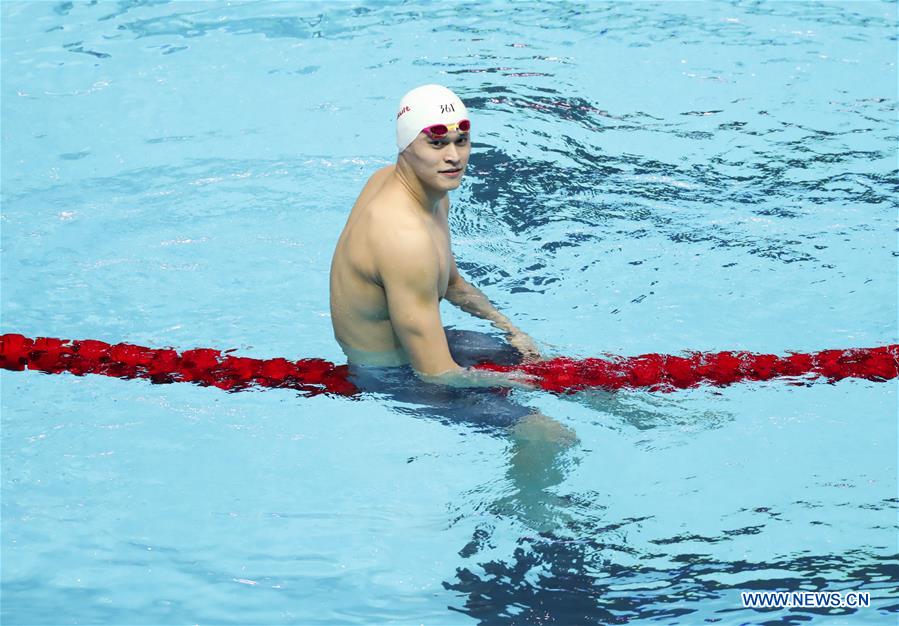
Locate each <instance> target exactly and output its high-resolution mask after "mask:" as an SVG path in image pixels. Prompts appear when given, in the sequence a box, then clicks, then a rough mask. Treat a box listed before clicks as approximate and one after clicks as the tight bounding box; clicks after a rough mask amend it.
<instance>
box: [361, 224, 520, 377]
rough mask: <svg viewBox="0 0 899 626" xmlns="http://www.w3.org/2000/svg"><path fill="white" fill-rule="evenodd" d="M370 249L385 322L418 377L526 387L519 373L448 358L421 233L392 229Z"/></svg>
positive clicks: (431, 262) (433, 267) (427, 241)
mask: <svg viewBox="0 0 899 626" xmlns="http://www.w3.org/2000/svg"><path fill="white" fill-rule="evenodd" d="M375 248H376V254H377V263H378V267H379V270H380V275H381V282H382V284H383V285H384V292H385V293H386V295H387V307H388V311H389V314H390V322H391V324H392V325H393V330H394V332H395V333H396V335H397V337H398V338H399V340H400V343H401V344H402V346H403V349H404V350H405V351H406V354H408V355H409V360H410V361H411V363H412V368H413V369H414V370H415V372H416V373H417V374H418V375H419V376H420V377H421V378H422V379H423V380H425V381H427V382H432V383H437V384H444V385H450V386H453V387H498V386H506V387H508V386H514V387H529V385H527V384H526V383H525V379H524V378H523V377H521V376H516V375H509V374H499V373H496V372H484V371H478V370H470V369H466V368H463V367H461V366H459V364H458V363H456V362H455V361H454V360H453V357H452V355H451V354H450V351H449V345H448V344H447V341H446V332H445V331H444V329H443V324H442V322H441V320H440V306H439V297H438V296H439V294H438V283H439V267H440V266H439V261H438V257H437V251H436V249H435V248H434V243H433V241H432V240H431V238H430V236H429V235H428V234H427V233H426V232H421V231H418V230H415V229H406V230H403V229H398V230H394V231H392V233H391V234H389V235H385V236H384V237H382V238H381V239H380V240H379V241H378V243H377V245H376V247H375Z"/></svg>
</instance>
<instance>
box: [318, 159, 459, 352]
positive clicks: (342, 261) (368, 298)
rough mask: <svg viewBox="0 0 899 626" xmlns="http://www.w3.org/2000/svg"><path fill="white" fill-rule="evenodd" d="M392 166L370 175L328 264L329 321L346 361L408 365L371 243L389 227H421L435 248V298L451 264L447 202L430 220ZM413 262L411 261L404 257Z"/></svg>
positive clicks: (444, 285) (442, 291)
mask: <svg viewBox="0 0 899 626" xmlns="http://www.w3.org/2000/svg"><path fill="white" fill-rule="evenodd" d="M393 170H394V166H389V167H385V168H383V169H381V170H378V171H377V172H375V173H374V174H373V175H372V176H371V178H370V179H369V180H368V182H367V183H366V185H365V187H364V188H363V190H362V193H360V194H359V198H358V199H357V200H356V203H355V204H354V205H353V209H352V211H351V212H350V216H349V218H348V219H347V223H346V226H344V229H343V232H342V233H341V235H340V239H339V240H338V242H337V247H336V249H335V250H334V257H333V259H332V261H331V323H332V324H333V326H334V337H335V338H336V339H337V343H339V344H340V347H341V348H342V349H343V351H344V353H345V354H346V356H347V359H348V361H349V362H350V363H355V364H359V365H378V366H393V365H403V364H405V363H408V362H409V356H408V355H407V354H406V352H405V350H403V347H402V345H401V344H400V341H399V339H398V338H397V336H396V333H395V332H394V330H393V325H392V324H391V322H390V311H389V309H388V306H387V296H386V294H385V292H384V287H383V286H382V283H381V277H380V272H379V268H378V267H377V261H376V259H375V255H374V252H373V242H375V241H377V238H378V237H380V236H383V233H385V232H387V229H390V231H391V232H396V231H397V229H406V230H408V229H426V230H427V231H428V232H429V234H430V235H431V237H432V240H433V241H434V245H435V247H436V248H437V252H438V255H437V258H438V262H439V265H440V267H439V284H438V286H437V292H438V294H439V297H440V298H443V296H444V294H445V293H446V288H447V283H448V281H449V269H450V266H451V256H450V246H449V228H448V226H447V219H446V214H447V209H448V203H444V206H442V207H441V210H440V211H438V214H437V215H435V216H434V217H433V219H429V218H427V217H423V216H422V215H421V211H420V209H418V208H417V207H416V206H415V204H414V201H413V200H412V199H411V198H409V197H408V194H406V193H404V189H403V188H402V186H401V185H400V184H399V183H398V182H397V181H396V180H395V179H394V177H393ZM409 262H410V263H414V262H415V260H414V259H409Z"/></svg>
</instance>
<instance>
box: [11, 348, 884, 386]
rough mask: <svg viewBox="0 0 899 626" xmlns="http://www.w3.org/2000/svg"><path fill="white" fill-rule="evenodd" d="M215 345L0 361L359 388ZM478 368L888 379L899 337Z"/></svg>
mask: <svg viewBox="0 0 899 626" xmlns="http://www.w3.org/2000/svg"><path fill="white" fill-rule="evenodd" d="M228 352H230V351H226V352H224V353H223V352H222V351H221V350H214V349H211V348H196V349H193V350H185V351H183V352H180V353H179V352H177V351H176V350H174V349H172V348H147V347H144V346H138V345H133V344H129V343H117V344H109V343H106V342H104V341H97V340H94V339H81V340H78V339H56V338H52V337H37V338H35V339H31V338H29V337H25V336H23V335H19V334H14V333H8V334H5V335H0V368H2V369H7V370H13V371H23V370H26V369H28V370H36V371H40V372H45V373H48V374H60V373H63V372H68V373H71V374H75V375H77V376H83V375H85V374H99V375H102V376H113V377H116V378H123V379H134V378H142V379H148V380H150V381H152V382H153V383H159V384H164V383H175V382H190V383H194V384H198V385H203V386H212V387H218V388H219V389H224V390H227V391H239V390H243V389H248V388H254V387H275V388H283V389H293V390H296V391H298V392H300V393H301V394H302V395H305V396H315V395H318V394H332V395H339V396H355V395H357V394H358V393H359V390H358V389H357V388H356V387H355V385H353V383H352V382H351V381H350V380H349V378H348V376H349V370H348V367H347V366H346V365H335V364H334V363H331V362H329V361H326V360H324V359H315V358H312V359H300V360H298V361H289V360H287V359H284V358H275V359H253V358H249V357H240V356H232V355H231V354H228ZM475 367H477V368H479V369H484V370H490V371H495V372H511V371H517V372H523V373H525V374H529V375H531V376H533V377H535V384H536V385H538V386H539V387H540V388H542V389H545V390H546V391H551V392H554V393H573V392H576V391H581V390H584V389H591V388H599V389H610V390H611V389H648V390H650V391H673V390H675V389H687V388H691V387H696V386H698V385H702V384H708V385H715V386H725V385H730V384H733V383H738V382H743V381H764V380H772V379H775V378H787V379H789V380H788V384H798V385H805V384H808V383H811V382H813V381H815V380H819V379H824V380H827V381H829V382H835V381H838V380H842V379H844V378H863V379H867V380H872V381H886V380H891V379H894V378H896V377H897V376H899V344H892V345H887V346H880V347H876V348H850V349H844V350H822V351H820V352H813V353H789V354H788V355H787V356H777V355H774V354H757V353H752V352H737V351H727V352H690V353H687V354H686V355H685V356H673V355H664V354H643V355H640V356H635V357H616V356H612V357H608V358H604V359H598V358H588V359H571V358H567V357H559V358H554V359H549V360H547V361H538V362H535V363H529V364H523V365H518V366H501V365H495V364H491V363H482V364H479V365H477V366H475Z"/></svg>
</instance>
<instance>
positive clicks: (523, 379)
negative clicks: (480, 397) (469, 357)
mask: <svg viewBox="0 0 899 626" xmlns="http://www.w3.org/2000/svg"><path fill="white" fill-rule="evenodd" d="M418 376H419V378H421V379H422V380H423V381H425V382H426V383H431V384H434V385H446V386H447V387H512V388H513V389H527V390H533V389H538V388H539V386H538V384H537V382H538V377H537V376H532V375H530V374H525V373H524V372H491V371H489V370H479V369H474V368H470V367H460V368H458V369H455V370H450V371H448V372H443V373H442V374H422V373H419V374H418Z"/></svg>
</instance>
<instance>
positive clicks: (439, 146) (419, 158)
mask: <svg viewBox="0 0 899 626" xmlns="http://www.w3.org/2000/svg"><path fill="white" fill-rule="evenodd" d="M470 154H471V145H470V144H469V133H460V132H459V131H452V132H450V133H449V134H448V135H447V136H446V137H444V138H442V139H432V138H430V137H428V136H427V135H426V134H425V133H419V134H418V137H416V138H415V141H413V142H412V143H411V144H410V145H409V147H408V148H406V150H405V155H406V159H407V160H408V162H409V164H410V165H411V166H412V169H413V170H414V171H415V174H416V175H417V176H418V178H419V179H420V180H421V182H422V183H423V184H425V185H427V186H429V187H433V188H435V189H442V190H446V191H449V190H451V189H455V188H457V187H458V186H459V183H460V182H461V181H462V176H463V175H464V174H465V168H466V167H467V166H468V157H469V155H470Z"/></svg>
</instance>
